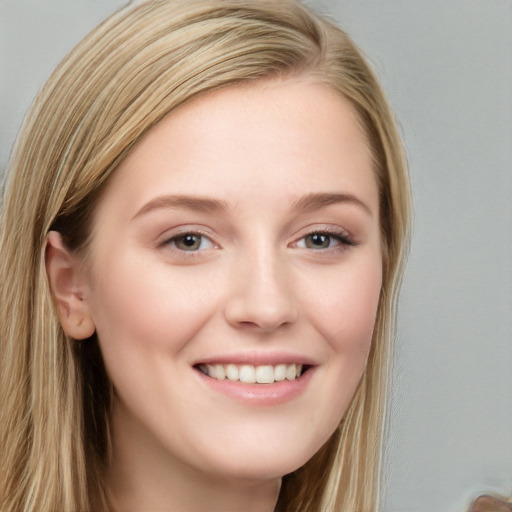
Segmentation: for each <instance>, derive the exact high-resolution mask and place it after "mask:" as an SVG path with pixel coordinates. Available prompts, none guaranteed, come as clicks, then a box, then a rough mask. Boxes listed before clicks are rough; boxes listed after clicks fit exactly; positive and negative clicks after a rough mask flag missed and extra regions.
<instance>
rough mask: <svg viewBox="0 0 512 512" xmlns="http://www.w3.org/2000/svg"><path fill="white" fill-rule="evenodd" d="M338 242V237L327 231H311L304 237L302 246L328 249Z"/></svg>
mask: <svg viewBox="0 0 512 512" xmlns="http://www.w3.org/2000/svg"><path fill="white" fill-rule="evenodd" d="M339 244H340V240H339V238H337V237H335V236H333V235H331V234H328V233H311V234H310V235H306V236H305V237H304V246H305V247H307V248H308V249H329V248H331V247H334V246H336V245H339Z"/></svg>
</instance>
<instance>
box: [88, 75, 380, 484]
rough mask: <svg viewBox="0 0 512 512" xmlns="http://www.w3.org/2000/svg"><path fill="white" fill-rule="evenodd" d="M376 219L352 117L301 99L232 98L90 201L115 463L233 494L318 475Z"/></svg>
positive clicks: (162, 130)
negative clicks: (239, 483)
mask: <svg viewBox="0 0 512 512" xmlns="http://www.w3.org/2000/svg"><path fill="white" fill-rule="evenodd" d="M378 205H379V200H378V190H377V186H376V181H375V178H374V175H373V172H372V163H371V156H370V152H369V150H368V148H367V144H366V142H365V138H364V136H363V134H362V132H361V129H360V128H359V125H358V123H357V121H356V118H355V115H354V113H353V111H352V109H351V107H350V105H349V104H348V102H347V101H345V100H343V99H342V98H341V97H340V96H339V95H337V94H335V93H334V92H332V91H330V90H329V89H328V88H327V87H325V86H322V85H318V84H316V83H312V82H311V81H306V80H297V79H296V80H292V79H288V80H280V81H277V80H274V81H265V82H261V83H258V84H256V85H254V84H253V85H249V86H237V87H231V88H227V89H224V90H221V91H218V92H215V93H213V94H211V95H208V96H205V97H202V98H200V99H198V100H196V101H193V102H191V103H189V104H187V105H185V106H183V107H181V108H179V109H178V110H176V111H174V112H173V113H172V114H171V115H169V116H168V117H167V118H166V119H164V120H163V121H162V122H160V123H159V124H158V125H157V126H156V127H155V128H153V129H152V130H151V131H150V132H149V133H148V134H147V135H146V136H145V138H144V139H143V140H142V141H141V142H140V143H138V144H137V145H136V146H135V148H134V150H133V151H132V152H131V153H130V154H129V156H128V157H127V158H126V159H125V160H124V161H123V162H122V164H121V165H120V167H119V169H118V170H117V171H116V173H115V175H114V176H113V178H112V180H111V181H110V182H109V185H108V186H107V188H106V190H105V192H104V194H103V196H102V198H101V200H100V203H99V205H98V208H97V210H96V214H95V218H94V223H93V237H92V243H91V247H90V251H91V262H92V263H91V266H90V268H89V270H88V274H87V275H88V282H87V286H86V290H85V294H84V300H85V301H86V303H87V306H88V308H89V311H90V314H91V316H92V319H93V321H94V324H95V326H96V331H97V334H98V338H99V343H100V346H101V350H102V354H103V357H104V361H105V365H106V368H107V372H108V375H109V377H110V379H111V381H112V383H113V386H114V390H115V405H114V408H113V413H112V414H113V418H112V424H113V436H114V457H115V455H116V450H120V451H122V452H127V451H128V452H133V453H134V454H137V452H139V455H140V456H141V457H148V456H149V457H151V454H153V452H154V454H155V457H156V456H158V458H159V460H162V458H163V459H165V461H166V464H167V466H166V467H175V468H176V470H179V471H183V470H184V469H185V470H190V471H199V472H200V473H202V474H208V475H214V476H217V477H218V476H225V477H229V478H242V479H269V478H275V477H278V476H282V475H284V474H286V473H289V472H291V471H293V470H295V469H297V468H298V467H300V466H301V465H302V464H304V463H305V462H306V461H307V460H308V459H309V458H311V457H312V456H313V454H314V453H315V452H316V451H317V450H318V449H319V448H320V447H321V445H322V444H323V443H324V442H325V441H326V440H327V439H328V438H329V436H330V435H331V434H332V433H333V431H334V429H335V428H336V426H337V425H338V423H339V421H340V419H341V418H342V416H343V414H344V413H345V411H346V409H347V407H348V405H349V403H350V400H351V398H352V397H353V395H354V392H355V390H356V387H357V385H358V383H359V381H360V378H361V375H362V373H363V370H364V368H365V365H366V360H367V355H368V351H369V348H370V343H371V338H372V331H373V327H374V321H375V315H376V310H377V305H378V299H379V292H380V288H381V266H382V264H381V242H380V234H379V233H380V232H379V206H378ZM297 375H298V376H297ZM255 380H257V381H258V382H254V381H255ZM142 454H144V455H142ZM157 454H158V455H157ZM137 456H138V455H134V457H135V458H136V457H137Z"/></svg>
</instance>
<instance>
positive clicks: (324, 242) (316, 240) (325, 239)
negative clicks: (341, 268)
mask: <svg viewBox="0 0 512 512" xmlns="http://www.w3.org/2000/svg"><path fill="white" fill-rule="evenodd" d="M310 240H311V245H312V246H314V247H322V248H325V247H327V246H328V245H329V236H328V235H323V234H321V233H315V234H313V235H311V236H310Z"/></svg>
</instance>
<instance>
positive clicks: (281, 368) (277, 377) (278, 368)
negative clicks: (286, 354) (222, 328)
mask: <svg viewBox="0 0 512 512" xmlns="http://www.w3.org/2000/svg"><path fill="white" fill-rule="evenodd" d="M196 368H197V369H198V370H199V371H200V372H201V373H203V374H204V375H207V376H208V377H211V378H212V379H216V380H230V381H233V382H242V383H244V384H274V383H275V382H282V381H285V380H288V381H292V380H296V379H298V378H299V377H301V376H302V375H303V374H304V373H305V372H306V371H307V370H308V369H309V366H307V365H302V364H295V363H292V364H277V365H257V366H254V365H250V364H242V365H238V364H198V365H196Z"/></svg>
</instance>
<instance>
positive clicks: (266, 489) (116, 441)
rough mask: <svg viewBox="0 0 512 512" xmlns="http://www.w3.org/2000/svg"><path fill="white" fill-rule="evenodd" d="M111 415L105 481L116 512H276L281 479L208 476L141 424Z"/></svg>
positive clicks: (121, 416) (118, 409) (119, 413)
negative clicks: (109, 455)
mask: <svg viewBox="0 0 512 512" xmlns="http://www.w3.org/2000/svg"><path fill="white" fill-rule="evenodd" d="M120 409H122V407H121V408H119V407H116V412H115V413H114V414H113V416H112V426H111V428H112V456H111V460H110V464H109V466H108V468H107V471H106V475H105V476H106V483H107V487H108V489H109V491H110V494H111V497H112V500H113V502H114V506H115V510H116V512H145V511H147V510H154V511H158V512H175V511H176V510H179V511H180V512H197V511H198V510H208V511H209V512H238V511H240V510H243V511H244V512H272V511H274V509H275V506H276V503H277V499H278V496H279V489H280V486H281V479H279V478H277V479H270V480H257V479H254V480H253V479H239V478H237V477H236V476H235V477H233V476H223V475H220V476H219V475H215V474H210V473H208V472H204V471H202V470H200V469H198V468H196V467H194V466H192V465H190V464H187V463H186V462H184V461H182V460H179V459H177V458H176V457H174V456H173V455H172V454H169V453H168V452H167V451H166V450H165V448H164V447H162V446H161V445H159V444H158V442H157V441H155V439H152V438H151V437H148V436H147V433H146V432H142V431H141V426H140V425H137V424H135V423H134V422H129V421H128V422H127V421H124V420H126V417H124V418H123V415H122V412H120Z"/></svg>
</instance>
